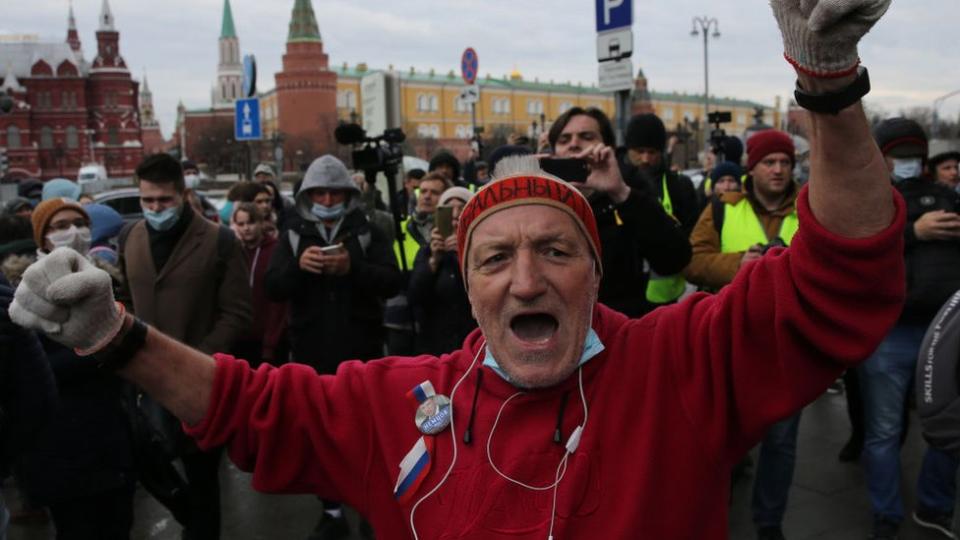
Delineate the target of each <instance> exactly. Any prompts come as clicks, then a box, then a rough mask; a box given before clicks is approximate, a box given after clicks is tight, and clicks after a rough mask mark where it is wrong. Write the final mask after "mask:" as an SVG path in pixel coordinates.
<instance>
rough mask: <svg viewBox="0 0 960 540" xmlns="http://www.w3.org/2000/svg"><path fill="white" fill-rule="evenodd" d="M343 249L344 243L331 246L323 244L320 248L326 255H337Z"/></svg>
mask: <svg viewBox="0 0 960 540" xmlns="http://www.w3.org/2000/svg"><path fill="white" fill-rule="evenodd" d="M342 250H343V244H333V245H331V246H323V247H321V248H320V253H323V254H324V255H336V254H337V253H340V251H342Z"/></svg>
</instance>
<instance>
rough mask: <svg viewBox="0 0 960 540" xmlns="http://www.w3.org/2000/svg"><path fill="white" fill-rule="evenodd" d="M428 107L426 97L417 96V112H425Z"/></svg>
mask: <svg viewBox="0 0 960 540" xmlns="http://www.w3.org/2000/svg"><path fill="white" fill-rule="evenodd" d="M429 107H430V101H429V100H428V99H427V96H425V95H423V94H420V95H418V96H417V110H418V111H426V110H428V108H429Z"/></svg>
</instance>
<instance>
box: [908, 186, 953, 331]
mask: <svg viewBox="0 0 960 540" xmlns="http://www.w3.org/2000/svg"><path fill="white" fill-rule="evenodd" d="M896 187H897V190H899V191H900V193H901V194H902V195H903V198H904V199H905V200H906V202H907V226H906V229H905V230H904V237H905V244H904V256H905V257H906V264H907V302H906V304H905V305H904V308H903V314H902V315H901V317H900V320H901V321H903V322H907V323H918V324H927V323H929V322H930V321H931V319H933V316H934V315H936V313H937V310H939V309H940V306H942V305H943V303H944V302H946V300H947V299H948V298H950V295H952V294H953V293H954V292H955V291H956V290H957V289H960V240H946V241H945V240H933V241H923V240H920V239H918V238H917V235H916V233H915V231H914V224H915V223H916V221H917V220H918V219H920V217H921V216H922V215H923V214H926V213H927V212H932V211H934V210H944V211H946V212H960V194H958V193H957V192H956V191H954V190H952V189H950V188H947V187H944V186H942V185H940V184H937V183H936V182H933V181H930V180H928V179H925V178H913V179H909V180H904V181H902V182H899V183H898V184H897V185H896Z"/></svg>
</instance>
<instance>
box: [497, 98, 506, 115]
mask: <svg viewBox="0 0 960 540" xmlns="http://www.w3.org/2000/svg"><path fill="white" fill-rule="evenodd" d="M493 114H510V99H509V98H502V99H494V100H493Z"/></svg>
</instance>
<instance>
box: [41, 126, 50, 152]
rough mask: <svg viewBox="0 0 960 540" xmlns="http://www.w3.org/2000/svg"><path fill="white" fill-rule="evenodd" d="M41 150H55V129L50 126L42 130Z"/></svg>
mask: <svg viewBox="0 0 960 540" xmlns="http://www.w3.org/2000/svg"><path fill="white" fill-rule="evenodd" d="M40 148H43V149H44V150H49V149H51V148H53V129H51V128H50V126H43V127H42V128H40Z"/></svg>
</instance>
